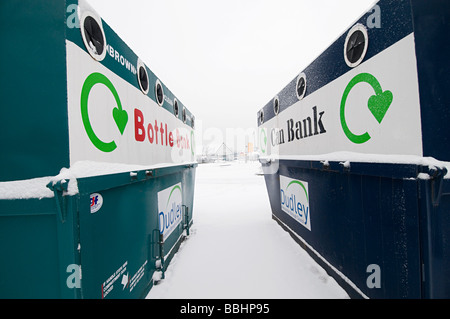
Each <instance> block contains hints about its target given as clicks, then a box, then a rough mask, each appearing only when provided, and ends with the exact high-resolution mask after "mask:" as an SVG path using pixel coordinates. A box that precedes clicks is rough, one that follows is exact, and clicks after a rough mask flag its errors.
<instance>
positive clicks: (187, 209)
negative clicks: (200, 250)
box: [181, 205, 189, 237]
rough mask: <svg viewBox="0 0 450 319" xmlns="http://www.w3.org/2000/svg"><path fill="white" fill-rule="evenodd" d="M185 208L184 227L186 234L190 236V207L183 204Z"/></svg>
mask: <svg viewBox="0 0 450 319" xmlns="http://www.w3.org/2000/svg"><path fill="white" fill-rule="evenodd" d="M181 207H182V208H183V209H184V221H185V222H184V229H186V236H187V237H189V207H187V206H186V205H182V206H181Z"/></svg>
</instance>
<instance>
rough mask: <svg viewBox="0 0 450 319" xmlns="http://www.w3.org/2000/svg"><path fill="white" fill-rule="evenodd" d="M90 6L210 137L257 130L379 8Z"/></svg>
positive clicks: (112, 1)
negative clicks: (264, 114)
mask: <svg viewBox="0 0 450 319" xmlns="http://www.w3.org/2000/svg"><path fill="white" fill-rule="evenodd" d="M88 2H89V3H90V4H91V5H92V7H93V8H94V9H95V10H96V11H97V12H98V13H99V14H100V16H101V17H102V18H103V19H104V20H105V21H106V22H107V23H108V24H109V25H110V26H111V27H112V28H113V29H114V30H115V31H116V33H117V34H118V35H119V36H120V37H121V38H122V39H123V40H124V41H125V42H126V43H127V44H128V45H129V46H130V47H131V49H133V51H134V52H135V53H136V54H137V55H138V56H139V57H140V58H141V59H142V60H143V61H144V62H145V63H146V64H147V66H148V67H149V68H150V69H151V70H152V71H153V72H154V73H155V74H156V75H157V76H158V77H159V78H160V79H161V81H162V82H164V83H165V84H166V85H167V86H168V87H169V89H170V90H171V91H172V92H173V93H174V94H175V96H177V98H178V99H179V100H181V101H182V102H183V104H185V105H186V107H187V108H188V109H189V110H191V111H192V112H193V113H194V115H195V116H196V120H197V124H201V125H197V129H200V130H202V131H203V132H205V131H208V129H209V130H211V128H219V129H221V130H223V131H224V130H225V129H226V128H244V129H247V128H250V127H256V117H257V116H256V114H257V112H258V111H259V109H261V108H262V107H263V106H264V105H265V104H266V103H267V102H269V101H270V100H272V98H273V97H274V96H275V95H276V94H277V93H278V92H279V91H280V90H281V89H283V88H284V87H285V86H286V85H287V84H288V83H289V82H290V81H291V80H292V79H294V78H295V77H296V76H297V75H298V74H299V73H300V72H301V71H302V70H303V69H304V68H305V67H306V66H308V65H309V64H310V63H311V62H312V61H313V60H314V59H315V58H316V57H317V56H318V55H319V54H320V53H322V52H323V51H324V50H325V49H326V48H327V47H328V46H329V45H330V44H331V43H332V42H333V41H334V40H336V38H337V37H338V36H340V35H341V34H342V33H343V32H344V31H345V30H346V29H347V28H349V27H350V26H351V25H352V24H353V23H354V22H355V21H356V20H357V19H358V18H359V17H360V16H361V15H362V14H363V13H364V12H366V11H367V10H368V9H370V8H371V7H372V5H373V4H374V3H375V1H374V0H89V1H88ZM200 121H201V122H200Z"/></svg>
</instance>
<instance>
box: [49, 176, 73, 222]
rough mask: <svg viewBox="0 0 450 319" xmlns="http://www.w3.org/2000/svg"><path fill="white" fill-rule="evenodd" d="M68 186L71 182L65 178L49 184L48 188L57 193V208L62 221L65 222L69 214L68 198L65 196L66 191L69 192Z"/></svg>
mask: <svg viewBox="0 0 450 319" xmlns="http://www.w3.org/2000/svg"><path fill="white" fill-rule="evenodd" d="M68 186H69V183H68V182H67V181H66V180H65V179H63V180H61V181H58V182H55V183H54V182H50V183H48V184H47V188H49V189H50V190H51V191H52V192H53V193H54V194H55V200H56V209H57V211H58V215H59V219H60V220H61V223H65V221H66V216H67V207H66V198H65V196H64V192H67V188H68Z"/></svg>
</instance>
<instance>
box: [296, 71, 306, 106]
mask: <svg viewBox="0 0 450 319" xmlns="http://www.w3.org/2000/svg"><path fill="white" fill-rule="evenodd" d="M295 91H296V93H297V98H298V99H299V100H303V98H304V97H305V94H306V75H305V74H304V73H302V74H300V75H299V76H298V78H297V86H296V88H295Z"/></svg>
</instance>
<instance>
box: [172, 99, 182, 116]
mask: <svg viewBox="0 0 450 319" xmlns="http://www.w3.org/2000/svg"><path fill="white" fill-rule="evenodd" d="M179 113H180V109H179V107H178V100H177V99H174V101H173V114H174V115H175V117H178V114H179Z"/></svg>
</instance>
